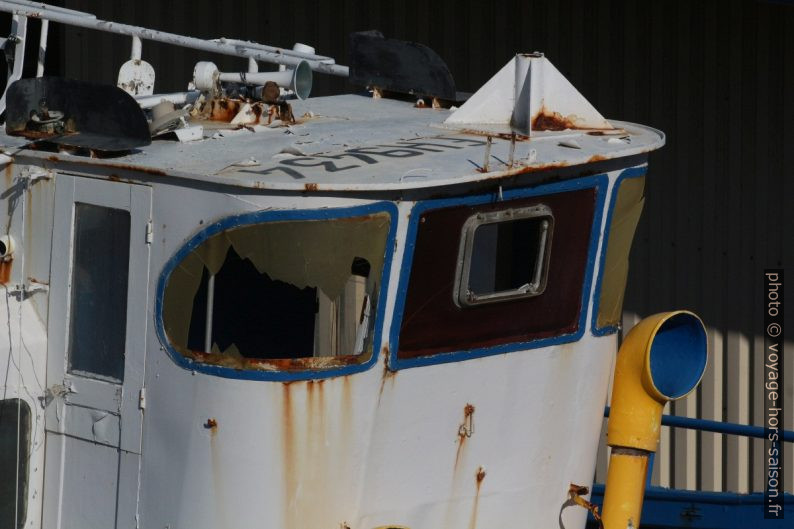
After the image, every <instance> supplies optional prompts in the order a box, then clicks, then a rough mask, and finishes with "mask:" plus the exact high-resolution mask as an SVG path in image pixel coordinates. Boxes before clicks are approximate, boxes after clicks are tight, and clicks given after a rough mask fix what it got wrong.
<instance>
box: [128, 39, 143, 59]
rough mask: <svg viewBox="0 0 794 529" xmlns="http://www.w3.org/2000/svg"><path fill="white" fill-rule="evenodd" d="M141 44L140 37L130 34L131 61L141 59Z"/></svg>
mask: <svg viewBox="0 0 794 529" xmlns="http://www.w3.org/2000/svg"><path fill="white" fill-rule="evenodd" d="M142 47H143V45H142V44H141V38H140V37H138V36H136V35H133V36H132V52H131V53H130V59H132V60H133V61H140V60H141V48H142Z"/></svg>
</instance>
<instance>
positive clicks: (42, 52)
mask: <svg viewBox="0 0 794 529" xmlns="http://www.w3.org/2000/svg"><path fill="white" fill-rule="evenodd" d="M49 31H50V21H49V20H42V21H41V36H40V37H39V63H38V64H37V65H36V77H41V76H42V75H44V58H45V57H46V56H47V35H48V34H49Z"/></svg>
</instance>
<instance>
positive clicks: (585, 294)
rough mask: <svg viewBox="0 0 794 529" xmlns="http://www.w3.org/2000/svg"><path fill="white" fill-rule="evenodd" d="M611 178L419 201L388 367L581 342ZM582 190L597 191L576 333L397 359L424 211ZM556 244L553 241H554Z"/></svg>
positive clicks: (410, 233)
mask: <svg viewBox="0 0 794 529" xmlns="http://www.w3.org/2000/svg"><path fill="white" fill-rule="evenodd" d="M608 184H609V179H608V177H607V175H606V174H598V175H594V176H588V177H585V178H577V179H574V180H565V181H563V182H555V183H552V184H544V185H540V186H538V187H533V188H522V189H512V190H506V191H504V192H503V193H502V197H501V199H500V198H499V195H498V194H497V193H489V194H486V195H476V196H467V197H459V198H450V199H436V200H426V201H422V202H417V203H416V205H414V207H413V209H412V210H411V217H410V221H409V224H408V233H407V236H406V247H405V254H404V256H403V262H402V266H401V269H400V279H399V285H398V289H397V299H396V301H395V305H394V318H393V320H392V324H391V330H390V333H389V351H390V353H389V367H390V369H393V370H400V369H406V368H412V367H420V366H428V365H435V364H444V363H448V362H460V361H463V360H468V359H471V358H481V357H484V356H491V355H496V354H503V353H509V352H513V351H523V350H526V349H536V348H539V347H547V346H550V345H557V344H564V343H570V342H575V341H577V340H579V339H580V338H581V337H582V336H583V335H584V332H585V329H586V327H587V304H588V300H589V295H590V288H591V286H592V276H593V268H594V265H595V259H596V252H597V250H598V241H599V239H600V235H601V219H602V218H603V214H602V212H603V208H604V201H605V198H606V190H607V187H608ZM582 189H595V190H596V203H595V207H594V208H593V217H594V218H593V224H592V229H591V233H590V243H589V244H588V250H587V263H586V265H585V277H584V281H583V283H582V298H581V302H580V307H579V322H578V324H577V326H576V331H575V332H573V333H571V334H564V335H559V336H553V337H550V338H539V339H537V340H532V341H529V342H513V343H508V344H502V345H497V346H493V347H482V348H477V349H470V350H463V351H453V352H448V353H438V354H434V355H431V356H424V357H419V358H410V359H405V360H401V359H399V358H398V357H397V353H398V351H399V345H400V343H399V340H400V327H401V325H402V319H403V312H404V310H405V298H406V295H407V292H408V281H409V279H410V276H411V266H412V264H413V255H414V249H415V246H416V234H417V230H418V228H419V218H420V217H421V216H422V214H423V213H424V212H425V211H428V210H431V209H440V208H446V207H452V206H475V205H481V204H489V203H498V202H503V201H507V200H512V199H520V198H529V197H535V196H544V195H552V194H557V193H564V192H566V191H577V190H582ZM552 245H553V242H552Z"/></svg>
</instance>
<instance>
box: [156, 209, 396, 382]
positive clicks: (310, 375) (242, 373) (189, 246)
mask: <svg viewBox="0 0 794 529" xmlns="http://www.w3.org/2000/svg"><path fill="white" fill-rule="evenodd" d="M376 213H388V214H389V218H390V221H389V233H388V235H387V238H386V253H385V258H384V260H383V272H382V274H381V280H380V294H379V295H378V307H377V313H376V317H375V326H374V332H373V340H372V343H373V349H374V350H373V351H372V355H371V356H370V358H369V359H368V360H366V361H365V362H362V363H360V364H353V365H349V366H342V367H334V368H330V369H306V370H302V371H260V370H253V369H250V370H248V369H247V370H242V369H234V368H231V367H224V366H216V365H210V364H203V363H201V362H195V361H193V360H192V359H190V358H187V357H185V356H183V355H182V354H180V353H179V352H178V351H177V350H176V349H174V347H173V346H172V345H171V343H170V342H169V341H168V338H167V336H166V333H165V327H164V324H163V295H164V293H165V286H166V284H167V283H168V278H169V277H170V276H171V272H173V270H174V269H175V268H176V267H177V265H179V263H181V262H182V260H183V259H184V258H185V257H186V256H187V255H188V254H189V253H190V252H192V251H193V250H195V249H196V247H198V246H199V245H200V244H201V243H203V242H204V241H206V240H207V239H208V238H209V237H212V236H213V235H215V234H217V233H220V232H222V231H224V230H227V229H230V228H236V227H240V226H246V225H251V224H259V223H264V222H274V221H287V220H292V221H294V220H333V219H343V218H350V217H360V216H365V215H372V214H376ZM397 219H398V213H397V206H396V205H395V204H394V203H392V202H375V203H372V204H367V205H363V206H353V207H345V208H325V209H311V210H266V211H254V212H251V213H243V214H240V215H234V216H230V217H225V218H223V219H221V220H220V221H218V222H215V223H212V224H210V225H208V226H207V227H206V228H204V229H203V230H201V231H200V232H199V233H197V234H196V235H194V236H193V237H192V238H191V239H190V240H189V241H188V242H187V243H185V244H184V245H183V246H182V247H181V248H180V249H179V250H178V251H177V252H176V253H175V254H174V255H173V256H172V257H171V259H169V260H168V262H167V263H166V264H165V266H164V267H163V271H162V272H161V273H160V278H159V280H158V282H157V292H156V297H155V305H154V312H155V314H154V321H155V329H156V330H157V337H158V338H159V339H160V343H161V344H162V346H163V347H164V348H165V350H166V352H167V353H168V356H169V357H170V358H171V360H173V361H174V363H175V364H177V365H178V366H180V367H182V368H184V369H189V370H193V371H197V372H199V373H205V374H207V375H214V376H219V377H224V378H234V379H242V380H273V381H294V380H313V379H320V378H329V377H335V376H340V375H349V374H351V373H358V372H361V371H365V370H367V369H369V368H370V367H371V366H372V365H373V364H375V363H376V362H377V360H378V350H377V349H378V348H379V347H380V343H381V337H382V332H383V321H384V319H385V316H386V302H387V299H386V294H387V292H388V283H389V281H388V279H389V273H390V270H391V262H392V258H393V253H394V239H395V236H396V233H397Z"/></svg>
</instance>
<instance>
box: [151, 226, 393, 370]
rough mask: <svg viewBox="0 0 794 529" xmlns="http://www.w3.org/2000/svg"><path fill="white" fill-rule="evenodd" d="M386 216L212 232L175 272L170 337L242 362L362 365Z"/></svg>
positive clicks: (166, 313) (188, 352) (224, 360)
mask: <svg viewBox="0 0 794 529" xmlns="http://www.w3.org/2000/svg"><path fill="white" fill-rule="evenodd" d="M389 222H390V218H389V215H388V214H386V213H378V214H373V215H368V216H363V217H352V218H337V219H328V220H301V221H273V222H265V223H261V224H252V225H243V226H238V227H235V228H230V229H227V230H225V231H222V232H219V233H216V234H214V235H212V236H210V237H209V238H208V239H206V240H205V241H204V242H202V243H201V244H199V245H198V246H197V247H196V249H195V250H193V251H192V252H190V253H189V254H188V255H186V256H185V258H184V259H183V260H182V261H181V262H180V263H179V264H178V265H177V266H176V267H175V268H174V270H173V271H172V272H171V274H170V276H169V278H168V282H167V284H166V287H165V293H164V299H163V322H164V325H165V331H166V334H167V336H168V339H169V341H170V342H171V344H172V345H173V346H174V348H175V349H176V350H177V351H178V352H179V353H181V354H183V355H184V356H187V357H189V358H192V359H193V360H196V361H199V362H203V363H209V364H214V365H222V366H227V367H233V368H237V369H265V370H272V369H296V368H298V369H299V368H302V367H305V368H310V369H317V368H324V367H334V366H341V365H348V364H353V363H360V362H363V361H365V360H366V359H367V358H369V357H370V355H371V353H372V335H373V325H374V321H375V310H376V307H377V303H378V299H377V298H378V292H379V288H380V282H381V272H382V269H383V260H384V255H385V249H386V239H387V235H388V231H389Z"/></svg>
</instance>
